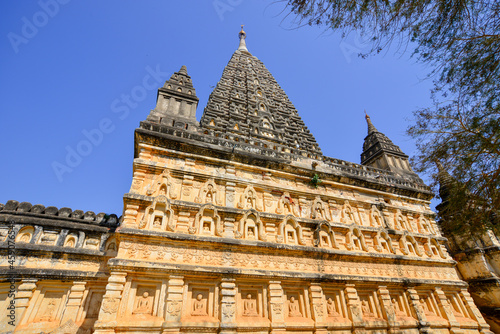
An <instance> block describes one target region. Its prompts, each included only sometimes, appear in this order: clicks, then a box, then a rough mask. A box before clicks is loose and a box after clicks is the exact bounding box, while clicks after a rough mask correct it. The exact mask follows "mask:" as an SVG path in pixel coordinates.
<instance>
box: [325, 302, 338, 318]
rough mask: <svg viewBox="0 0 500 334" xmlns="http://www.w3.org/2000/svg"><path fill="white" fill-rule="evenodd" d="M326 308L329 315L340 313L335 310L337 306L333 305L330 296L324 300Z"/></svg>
mask: <svg viewBox="0 0 500 334" xmlns="http://www.w3.org/2000/svg"><path fill="white" fill-rule="evenodd" d="M326 310H327V312H328V316H329V317H333V318H334V317H339V316H340V313H339V312H337V307H336V306H335V302H334V301H333V299H332V298H328V299H327V300H326Z"/></svg>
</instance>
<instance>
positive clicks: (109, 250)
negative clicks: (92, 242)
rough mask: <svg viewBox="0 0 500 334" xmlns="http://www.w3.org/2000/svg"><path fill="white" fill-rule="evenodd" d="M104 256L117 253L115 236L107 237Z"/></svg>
mask: <svg viewBox="0 0 500 334" xmlns="http://www.w3.org/2000/svg"><path fill="white" fill-rule="evenodd" d="M104 250H105V252H106V256H116V254H117V253H118V241H117V239H116V238H114V237H113V238H109V239H108V240H107V241H106V245H105V246H104Z"/></svg>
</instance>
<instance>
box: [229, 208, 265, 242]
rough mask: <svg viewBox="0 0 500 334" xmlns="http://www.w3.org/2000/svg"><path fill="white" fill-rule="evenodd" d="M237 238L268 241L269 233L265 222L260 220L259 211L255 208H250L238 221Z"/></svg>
mask: <svg viewBox="0 0 500 334" xmlns="http://www.w3.org/2000/svg"><path fill="white" fill-rule="evenodd" d="M235 236H236V238H243V239H247V240H261V241H266V240H267V235H266V231H265V228H264V224H263V223H262V221H261V220H260V216H259V213H258V212H257V211H255V210H249V211H248V212H246V213H245V215H243V218H241V219H240V221H239V222H238V226H237V228H236V233H235Z"/></svg>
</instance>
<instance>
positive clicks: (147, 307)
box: [132, 291, 153, 314]
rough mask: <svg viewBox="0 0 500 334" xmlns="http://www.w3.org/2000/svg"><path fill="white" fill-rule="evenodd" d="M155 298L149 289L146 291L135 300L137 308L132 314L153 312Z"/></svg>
mask: <svg viewBox="0 0 500 334" xmlns="http://www.w3.org/2000/svg"><path fill="white" fill-rule="evenodd" d="M152 299H153V298H152V297H150V296H149V292H148V291H144V292H143V294H142V295H141V296H137V298H136V300H135V308H134V310H133V311H132V314H151V312H152V310H153V300H152Z"/></svg>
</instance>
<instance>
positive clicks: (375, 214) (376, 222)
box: [370, 204, 384, 227]
mask: <svg viewBox="0 0 500 334" xmlns="http://www.w3.org/2000/svg"><path fill="white" fill-rule="evenodd" d="M370 226H373V227H384V219H383V218H382V215H381V214H380V211H379V210H378V208H377V206H376V205H375V204H372V207H371V209H370Z"/></svg>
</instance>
